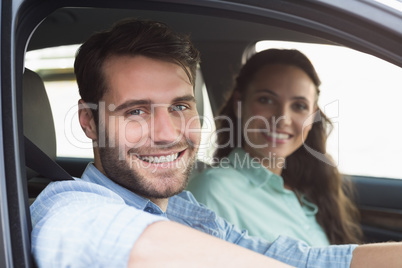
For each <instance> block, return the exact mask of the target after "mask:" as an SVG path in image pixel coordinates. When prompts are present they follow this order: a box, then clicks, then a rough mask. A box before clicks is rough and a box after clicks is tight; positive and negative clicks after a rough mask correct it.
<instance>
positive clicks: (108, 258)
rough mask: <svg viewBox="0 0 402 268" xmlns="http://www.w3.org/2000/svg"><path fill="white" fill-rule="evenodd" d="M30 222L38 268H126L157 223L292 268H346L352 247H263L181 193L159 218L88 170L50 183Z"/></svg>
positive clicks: (151, 207) (293, 243)
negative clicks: (191, 231)
mask: <svg viewBox="0 0 402 268" xmlns="http://www.w3.org/2000/svg"><path fill="white" fill-rule="evenodd" d="M31 217H32V225H33V230H32V237H31V238H32V252H33V255H34V258H35V260H36V262H37V264H38V266H39V267H126V266H127V263H128V258H129V253H130V251H131V249H132V247H133V245H134V243H135V242H136V240H137V239H138V237H139V236H140V235H141V233H142V232H143V231H144V229H145V228H146V227H147V226H148V225H149V224H151V223H153V222H156V221H160V220H172V221H175V222H179V223H181V224H184V225H187V226H190V227H192V228H194V229H197V230H200V231H202V232H204V233H208V234H211V235H213V236H215V237H218V238H221V239H224V240H226V241H229V242H232V243H234V244H238V245H240V246H242V247H245V248H248V249H251V250H253V251H256V252H259V253H262V254H265V255H266V256H269V257H273V258H275V259H278V260H280V261H282V262H285V263H288V264H290V265H293V266H296V267H317V268H318V267H330V268H331V267H345V268H346V267H349V266H350V261H351V258H352V252H353V250H354V249H355V247H356V246H355V245H344V246H331V247H327V248H311V247H309V246H308V245H307V244H305V243H302V242H299V241H297V240H293V239H290V238H287V237H279V238H278V239H277V240H275V241H274V242H273V243H268V242H267V241H265V240H263V239H259V238H253V237H250V236H248V235H247V232H246V231H240V230H239V229H238V228H236V227H235V226H233V225H232V224H230V223H228V222H227V221H225V220H223V219H222V218H220V217H218V216H217V215H216V214H215V213H214V212H213V211H211V210H209V209H207V208H206V207H205V206H203V205H200V204H199V203H198V202H197V201H196V200H195V198H194V197H193V195H192V194H191V193H189V192H187V191H184V192H182V193H181V194H179V195H176V196H173V197H171V198H170V199H169V203H168V207H167V210H166V213H164V212H163V211H162V210H161V209H160V208H159V207H157V206H156V205H155V204H153V203H152V202H151V201H149V200H148V199H145V198H142V197H140V196H138V195H136V194H134V193H133V192H130V191H129V190H127V189H125V188H123V187H121V186H119V185H117V184H116V183H114V182H113V181H111V180H109V179H108V178H106V177H105V176H104V175H103V174H102V173H101V172H100V171H98V170H97V169H96V168H95V167H94V166H93V165H92V164H90V165H89V166H88V167H87V169H86V170H85V172H84V174H83V176H82V180H80V179H76V180H74V181H61V182H53V183H51V184H50V185H49V186H48V187H47V188H46V189H45V190H44V191H43V192H42V193H41V194H40V195H39V196H38V198H37V199H36V201H35V202H34V203H33V205H32V206H31ZM189 243H193V241H189Z"/></svg>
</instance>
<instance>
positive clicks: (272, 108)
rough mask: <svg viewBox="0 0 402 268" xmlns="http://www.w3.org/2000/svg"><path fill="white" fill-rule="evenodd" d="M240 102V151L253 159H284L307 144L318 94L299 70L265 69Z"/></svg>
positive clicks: (289, 67)
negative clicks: (241, 147) (305, 142)
mask: <svg viewBox="0 0 402 268" xmlns="http://www.w3.org/2000/svg"><path fill="white" fill-rule="evenodd" d="M239 99H240V96H239ZM239 99H238V100H239ZM241 99H242V105H241V111H237V110H238V109H239V107H235V109H236V112H237V114H238V115H239V114H241V118H242V130H243V148H244V149H245V151H246V152H248V153H249V154H250V155H251V156H252V157H257V158H259V159H260V160H263V159H265V158H267V159H268V158H278V157H281V158H286V157H287V156H289V155H290V154H292V153H293V152H294V151H296V150H297V149H298V148H299V147H300V146H301V145H302V144H303V142H304V140H306V138H307V135H308V132H309V131H310V129H311V126H312V125H311V124H312V122H313V119H314V116H312V114H313V113H314V112H315V111H316V99H317V93H316V87H315V85H314V83H313V81H312V80H311V79H310V77H309V76H308V75H307V74H306V73H305V72H304V71H303V70H301V69H300V68H298V67H296V66H293V65H285V64H272V65H265V66H264V67H262V68H261V69H260V70H259V71H258V72H257V73H256V74H255V75H254V78H253V79H252V80H251V83H250V84H249V85H248V88H247V90H246V93H245V96H242V97H241ZM235 106H237V105H235ZM268 168H269V167H268Z"/></svg>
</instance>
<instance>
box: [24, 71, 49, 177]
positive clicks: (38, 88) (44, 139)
mask: <svg viewBox="0 0 402 268" xmlns="http://www.w3.org/2000/svg"><path fill="white" fill-rule="evenodd" d="M22 86H23V89H22V95H23V98H22V105H23V124H24V135H25V136H26V137H27V138H28V139H30V140H31V141H32V142H33V143H34V144H36V146H38V147H39V148H40V149H41V150H42V151H43V152H45V153H46V154H47V155H48V156H49V157H50V158H51V159H53V160H55V159H56V134H55V128H54V122H53V115H52V110H51V108H50V103H49V99H48V97H47V93H46V90H45V85H44V83H43V81H42V79H41V78H40V76H39V75H38V74H36V73H35V72H33V71H31V70H29V69H25V72H24V76H23V83H22ZM37 175H38V174H37V173H36V172H35V171H33V170H31V169H29V168H27V178H28V179H30V178H32V177H35V176H37Z"/></svg>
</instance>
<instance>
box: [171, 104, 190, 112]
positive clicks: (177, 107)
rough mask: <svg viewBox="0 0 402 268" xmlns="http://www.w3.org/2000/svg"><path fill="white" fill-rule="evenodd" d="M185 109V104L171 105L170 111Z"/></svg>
mask: <svg viewBox="0 0 402 268" xmlns="http://www.w3.org/2000/svg"><path fill="white" fill-rule="evenodd" d="M186 109H187V106H185V105H173V106H172V111H174V112H178V111H184V110H186Z"/></svg>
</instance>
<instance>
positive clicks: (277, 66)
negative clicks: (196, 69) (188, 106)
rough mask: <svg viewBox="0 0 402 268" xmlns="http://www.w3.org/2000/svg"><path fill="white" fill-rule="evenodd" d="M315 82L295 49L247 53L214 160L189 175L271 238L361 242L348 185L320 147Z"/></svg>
mask: <svg viewBox="0 0 402 268" xmlns="http://www.w3.org/2000/svg"><path fill="white" fill-rule="evenodd" d="M319 85H320V80H319V78H318V75H317V73H316V71H315V69H314V67H313V65H312V64H311V62H310V61H309V59H308V58H307V57H306V56H305V55H303V54H302V53H301V52H299V51H297V50H279V49H270V50H265V51H262V52H260V53H257V54H255V55H254V56H252V57H251V58H250V59H249V60H248V61H247V63H246V64H245V65H244V66H243V68H242V69H241V71H240V73H239V74H238V76H237V78H236V82H235V86H234V90H233V92H232V94H231V96H230V98H229V100H228V102H227V103H226V105H225V106H224V108H223V109H222V112H221V116H220V117H219V118H218V122H217V125H218V127H217V143H218V148H217V151H216V152H215V156H216V159H218V160H219V162H218V163H216V164H215V165H214V166H213V168H211V169H209V170H207V171H205V172H203V173H201V174H199V175H198V176H196V177H195V178H193V179H192V180H191V181H190V184H189V187H188V189H189V190H190V191H192V192H193V194H194V195H195V197H196V198H197V200H199V201H200V202H201V203H204V204H206V205H207V206H209V207H210V208H212V209H213V210H215V211H216V212H217V213H218V215H220V216H222V217H224V218H226V219H228V220H229V221H231V222H232V223H234V224H237V225H239V226H241V227H243V228H245V229H247V230H248V231H249V233H250V234H251V235H259V236H263V237H265V238H267V239H269V240H274V239H275V238H276V237H277V236H278V235H287V236H291V237H294V238H297V239H301V240H305V241H306V242H307V243H308V244H309V245H311V246H325V245H328V244H344V243H357V242H359V240H360V237H361V233H362V232H361V229H360V227H359V225H358V211H357V209H356V207H355V205H354V204H353V203H352V201H351V200H350V199H349V198H348V196H347V195H346V191H348V190H350V187H348V186H349V185H346V183H344V182H343V180H342V177H341V175H340V173H339V171H338V169H337V168H336V166H335V165H334V164H333V161H332V160H331V158H330V157H329V156H328V155H327V154H326V153H325V148H326V140H327V135H328V132H327V125H329V124H330V121H329V119H328V118H327V117H326V116H325V115H324V114H323V113H322V111H321V110H320V109H319V107H318V103H317V101H318V97H319V93H320V90H319Z"/></svg>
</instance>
